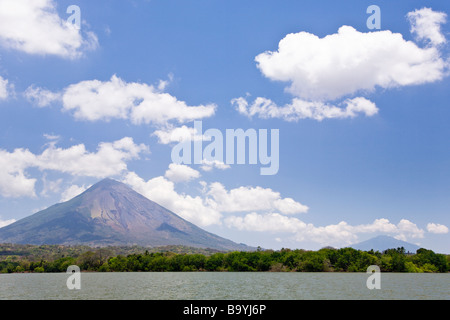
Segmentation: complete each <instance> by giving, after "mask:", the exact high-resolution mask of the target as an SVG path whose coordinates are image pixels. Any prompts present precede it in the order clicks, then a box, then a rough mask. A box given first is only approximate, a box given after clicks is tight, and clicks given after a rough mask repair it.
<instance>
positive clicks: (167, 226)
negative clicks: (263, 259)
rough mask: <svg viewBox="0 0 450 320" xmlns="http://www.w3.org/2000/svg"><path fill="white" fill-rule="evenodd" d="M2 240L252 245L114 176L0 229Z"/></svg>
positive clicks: (242, 247) (223, 247)
mask: <svg viewBox="0 0 450 320" xmlns="http://www.w3.org/2000/svg"><path fill="white" fill-rule="evenodd" d="M0 243H18V244H64V245H75V244H85V245H89V246H120V245H141V246H152V247H153V246H165V245H183V246H190V247H200V248H211V249H217V250H250V249H251V247H248V246H246V245H245V244H238V243H235V242H233V241H231V240H228V239H225V238H222V237H219V236H217V235H215V234H212V233H209V232H207V231H205V230H203V229H201V228H199V227H197V226H195V225H194V224H192V223H190V222H188V221H186V220H184V219H183V218H181V217H179V216H178V215H176V214H175V213H173V212H171V211H170V210H168V209H166V208H164V207H162V206H160V205H158V204H157V203H155V202H153V201H151V200H149V199H147V198H146V197H144V196H143V195H141V194H139V193H137V192H136V191H134V190H133V189H131V188H130V187H128V186H127V185H125V184H123V183H121V182H118V181H115V180H112V179H104V180H102V181H100V182H98V183H96V184H95V185H93V186H92V187H90V188H89V189H88V190H86V191H85V192H83V193H82V194H80V195H78V196H76V197H75V198H73V199H71V200H69V201H66V202H63V203H59V204H55V205H53V206H51V207H49V208H47V209H45V210H42V211H39V212H37V213H35V214H33V215H31V216H28V217H26V218H24V219H21V220H19V221H16V222H14V223H12V224H10V225H8V226H5V227H3V228H0Z"/></svg>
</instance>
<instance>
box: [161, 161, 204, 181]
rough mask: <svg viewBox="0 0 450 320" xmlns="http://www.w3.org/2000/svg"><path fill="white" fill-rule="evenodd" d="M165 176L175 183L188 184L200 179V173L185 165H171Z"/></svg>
mask: <svg viewBox="0 0 450 320" xmlns="http://www.w3.org/2000/svg"><path fill="white" fill-rule="evenodd" d="M164 176H165V177H166V178H167V179H169V180H171V181H173V182H175V183H177V182H187V181H190V180H192V179H197V178H198V177H200V172H198V171H197V170H195V169H192V168H191V167H189V166H187V165H184V164H176V163H171V164H170V165H169V169H168V170H167V171H166V173H165V175H164Z"/></svg>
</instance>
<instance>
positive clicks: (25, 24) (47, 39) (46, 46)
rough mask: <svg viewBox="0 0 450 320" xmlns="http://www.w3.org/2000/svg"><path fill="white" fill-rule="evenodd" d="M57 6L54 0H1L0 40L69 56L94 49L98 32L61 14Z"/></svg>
mask: <svg viewBox="0 0 450 320" xmlns="http://www.w3.org/2000/svg"><path fill="white" fill-rule="evenodd" d="M56 6H57V3H56V1H53V0H20V1H17V0H0V44H1V45H3V46H4V47H6V48H10V49H15V50H20V51H23V52H26V53H29V54H39V55H56V56H60V57H63V58H70V59H73V58H78V57H80V56H81V55H82V54H83V52H84V51H86V50H92V49H95V48H96V47H97V46H98V40H97V36H96V35H95V34H94V33H93V32H91V31H86V32H83V31H82V30H83V29H84V28H77V27H76V26H75V25H73V24H72V23H69V22H67V21H66V20H65V19H63V18H61V17H60V16H59V15H58V13H57V10H56ZM68 17H69V16H68ZM68 17H67V18H68Z"/></svg>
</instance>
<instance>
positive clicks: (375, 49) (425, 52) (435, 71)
mask: <svg viewBox="0 0 450 320" xmlns="http://www.w3.org/2000/svg"><path fill="white" fill-rule="evenodd" d="M407 17H408V20H409V22H410V24H411V32H413V33H414V34H416V36H417V38H418V39H426V40H429V44H430V45H428V46H426V47H420V46H419V45H418V44H416V43H415V42H413V41H408V40H405V39H404V38H403V36H402V35H401V34H400V33H394V32H392V31H389V30H381V31H372V32H360V31H358V30H356V29H355V28H353V27H351V26H347V25H344V26H341V27H340V28H339V29H338V31H337V32H336V33H334V34H330V35H327V36H325V37H322V38H321V37H318V36H317V35H315V34H312V33H309V32H306V31H302V32H298V33H290V34H288V35H286V36H285V37H284V38H283V39H282V40H281V41H280V42H279V44H278V48H277V50H275V51H266V52H263V53H260V54H259V55H257V56H256V57H255V61H256V63H257V67H258V68H259V70H260V71H261V73H262V74H263V75H264V76H265V77H267V78H268V79H270V80H273V81H280V82H285V83H286V84H287V87H286V91H287V92H289V93H290V94H292V95H293V96H294V97H293V100H292V102H291V103H287V104H286V105H284V106H278V105H277V104H276V103H274V102H273V101H271V100H270V99H268V98H262V97H257V98H256V99H255V100H254V102H250V103H249V102H248V101H247V98H243V97H240V98H236V99H233V100H232V104H233V105H234V106H235V107H236V109H237V110H238V112H240V113H241V114H244V115H246V116H249V117H252V116H258V117H260V118H265V119H267V118H279V119H283V120H286V121H298V120H299V119H315V120H318V121H321V120H323V119H325V118H353V117H356V116H357V115H360V114H363V115H365V116H373V115H375V114H376V113H377V112H378V108H377V107H376V105H375V103H373V102H371V101H369V100H368V99H367V98H365V97H364V95H366V94H368V93H371V92H374V91H375V90H376V89H377V88H382V89H391V88H397V87H403V86H411V85H420V84H425V83H432V82H436V81H439V80H441V79H443V78H444V77H445V76H446V75H447V74H448V69H449V63H448V60H447V58H446V57H444V56H443V52H442V51H441V50H440V47H439V46H437V45H438V44H442V43H445V42H446V39H445V36H444V34H443V33H442V32H441V29H440V26H441V24H443V23H445V22H446V14H445V13H442V12H435V11H433V10H431V9H428V8H424V9H420V10H416V11H414V12H410V13H408V15H407Z"/></svg>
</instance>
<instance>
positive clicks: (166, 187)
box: [0, 0, 450, 253]
mask: <svg viewBox="0 0 450 320" xmlns="http://www.w3.org/2000/svg"><path fill="white" fill-rule="evenodd" d="M14 2H15V1H12V0H0V18H1V19H0V20H1V21H4V23H1V22H0V164H1V167H2V169H1V170H2V171H1V173H0V175H1V177H0V180H1V181H0V223H1V224H2V225H5V224H7V223H11V222H13V221H14V220H18V219H21V218H23V217H26V216H28V215H30V214H32V213H33V212H36V211H38V210H41V209H44V208H46V207H48V206H49V205H52V204H54V203H56V202H60V201H63V200H66V199H69V198H70V197H72V196H75V195H76V194H77V193H79V192H82V191H83V190H84V189H86V188H87V187H89V186H90V185H92V184H93V183H95V182H97V181H99V180H100V179H102V178H105V177H111V178H115V179H117V180H119V181H123V182H125V183H127V184H128V185H130V186H131V187H133V188H134V189H135V190H136V191H138V192H140V193H142V194H144V195H146V196H147V197H149V198H150V199H152V200H154V201H156V202H158V203H160V204H161V205H164V206H166V207H168V208H169V209H171V210H172V211H174V212H176V213H177V214H179V215H180V216H182V217H183V218H185V219H187V220H190V221H192V222H193V223H196V224H198V225H199V226H201V227H203V228H204V229H206V230H208V231H211V232H214V233H217V234H219V235H221V236H224V237H227V238H230V239H232V240H234V241H237V242H244V243H247V244H249V245H253V246H258V245H260V246H262V247H266V248H274V249H278V248H281V247H290V248H305V249H318V248H321V247H323V246H325V245H332V246H336V247H339V246H345V245H349V244H351V243H356V242H359V241H363V240H366V239H368V238H371V237H373V236H376V235H378V234H388V235H391V236H394V237H396V238H398V239H402V240H406V241H409V242H412V243H418V244H420V245H421V246H424V247H427V248H430V249H433V250H435V251H438V252H444V253H450V247H449V243H450V241H449V240H450V236H449V232H448V227H449V225H450V221H449V213H450V201H449V200H450V199H449V190H450V186H449V182H448V181H450V179H449V178H450V147H449V144H448V141H449V137H450V129H449V126H448V124H447V121H448V119H449V118H450V110H449V108H448V101H449V100H450V99H449V98H450V93H449V90H448V88H449V84H450V82H449V81H450V80H449V77H448V71H449V68H448V63H449V47H448V38H449V30H450V28H449V25H448V16H447V15H448V12H449V7H450V6H449V5H448V4H447V3H446V2H443V1H427V2H424V1H407V2H406V1H405V2H395V3H392V2H391V1H377V2H372V1H370V2H369V1H356V0H355V1H340V2H338V1H315V2H312V1H283V2H282V3H279V1H278V2H277V1H245V2H243V1H226V2H225V1H223V2H219V1H206V0H205V1H156V0H152V1H138V0H135V1H120V2H110V1H73V0H71V1H57V2H53V1H49V0H42V1H23V3H21V5H23V7H20V5H17V4H15V5H14ZM372 4H376V5H378V6H379V8H380V12H381V15H380V17H381V28H380V29H379V30H377V29H373V30H370V29H368V27H367V24H366V21H367V19H368V18H369V16H370V14H367V13H366V9H367V7H368V6H369V5H372ZM70 5H77V6H78V7H79V8H80V17H81V24H80V29H76V28H75V27H74V26H68V25H66V23H65V21H66V20H67V19H68V18H69V16H70V15H71V14H70V13H69V14H68V13H67V12H66V10H67V8H68V7H69V6H70ZM408 14H409V15H408ZM343 26H344V27H343ZM341 27H342V28H341ZM161 106H163V107H161ZM194 120H201V121H202V125H203V129H204V130H206V129H208V128H213V129H218V130H220V131H221V132H223V133H224V134H225V130H226V129H237V128H243V129H245V130H246V129H256V130H257V129H267V130H269V131H270V130H271V129H278V130H279V133H280V138H279V146H280V151H279V159H280V163H279V171H278V172H277V174H275V175H260V171H259V170H260V165H259V164H258V165H250V164H244V165H236V164H229V165H228V164H226V163H224V164H219V165H216V166H213V165H206V164H205V165H198V164H193V165H175V164H171V163H172V160H171V150H172V148H173V146H174V145H176V144H177V141H176V138H177V137H178V136H175V135H172V136H171V134H173V133H174V132H178V133H181V134H182V136H186V133H191V132H192V128H193V121H194ZM170 137H172V140H171V138H170ZM204 144H205V145H206V144H207V143H205V142H204Z"/></svg>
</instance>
